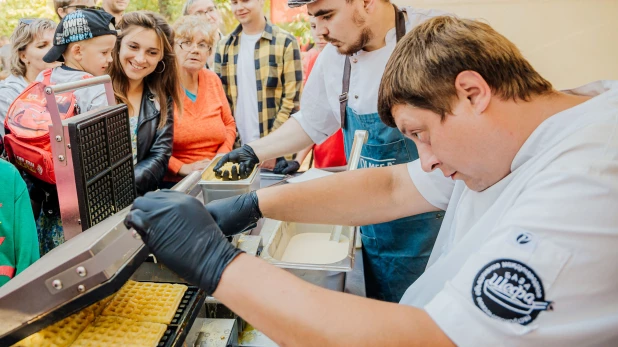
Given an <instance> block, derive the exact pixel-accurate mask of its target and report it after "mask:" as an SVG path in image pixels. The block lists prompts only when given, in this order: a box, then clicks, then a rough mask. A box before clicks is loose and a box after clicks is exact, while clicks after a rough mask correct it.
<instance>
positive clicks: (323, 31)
mask: <svg viewBox="0 0 618 347" xmlns="http://www.w3.org/2000/svg"><path fill="white" fill-rule="evenodd" d="M315 32H316V34H317V35H318V36H322V37H324V36H328V33H329V32H328V28H327V27H326V25H324V24H320V23H319V21H318V23H316V25H315Z"/></svg>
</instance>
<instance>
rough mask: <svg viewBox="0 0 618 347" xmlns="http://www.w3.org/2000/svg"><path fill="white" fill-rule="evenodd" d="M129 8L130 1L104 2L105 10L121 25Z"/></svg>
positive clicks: (110, 0)
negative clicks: (123, 16)
mask: <svg viewBox="0 0 618 347" xmlns="http://www.w3.org/2000/svg"><path fill="white" fill-rule="evenodd" d="M128 6H129V0H103V9H104V10H105V12H107V13H109V14H111V15H112V16H114V18H116V23H120V19H122V15H123V14H124V11H125V10H126V9H127V7H128Z"/></svg>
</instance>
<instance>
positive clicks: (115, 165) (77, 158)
mask: <svg viewBox="0 0 618 347" xmlns="http://www.w3.org/2000/svg"><path fill="white" fill-rule="evenodd" d="M68 127H69V137H70V141H71V146H72V149H71V152H72V155H73V166H74V170H75V181H76V182H75V183H76V185H77V199H78V202H79V212H80V219H81V227H82V230H86V229H88V228H90V227H92V226H94V225H96V224H98V223H100V222H101V221H103V220H105V219H106V218H107V217H109V216H111V215H113V214H114V213H116V212H118V211H120V210H122V209H123V208H125V207H127V206H129V205H130V204H131V203H133V200H134V199H135V197H136V193H135V174H134V171H133V170H134V169H133V155H132V151H131V134H130V130H129V117H128V113H127V106H126V105H124V104H122V105H117V106H114V107H110V108H106V109H104V110H102V111H101V112H100V113H97V114H93V115H91V116H88V117H83V118H80V119H79V120H77V121H73V122H71V123H69V125H68Z"/></svg>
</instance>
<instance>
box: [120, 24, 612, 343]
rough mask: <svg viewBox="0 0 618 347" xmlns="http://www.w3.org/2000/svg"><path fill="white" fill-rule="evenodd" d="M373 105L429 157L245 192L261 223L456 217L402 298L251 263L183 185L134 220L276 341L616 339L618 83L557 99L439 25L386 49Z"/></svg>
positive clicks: (497, 41)
mask: <svg viewBox="0 0 618 347" xmlns="http://www.w3.org/2000/svg"><path fill="white" fill-rule="evenodd" d="M378 109H379V112H380V118H381V120H382V121H383V122H384V123H386V124H387V125H389V126H391V127H397V128H398V129H399V130H400V131H401V132H402V133H403V134H405V135H406V137H408V138H410V139H412V140H413V141H414V142H415V143H416V145H417V148H418V150H419V153H420V160H416V161H414V162H412V163H409V164H407V165H395V166H391V167H383V168H374V169H367V170H357V171H352V172H345V173H341V174H337V175H332V176H329V177H326V178H322V179H319V180H315V181H310V182H304V183H297V184H290V185H284V186H280V187H271V188H266V189H263V190H258V191H257V194H256V193H255V192H254V193H252V195H254V197H255V199H257V198H259V202H260V203H259V209H257V210H255V211H254V212H255V213H256V214H258V216H259V214H260V211H261V213H263V214H264V216H267V217H270V218H275V219H280V220H290V221H302V222H305V221H311V222H317V223H324V224H348V223H352V224H356V223H367V222H369V223H375V222H379V221H385V220H390V219H394V218H399V217H402V216H408V215H414V214H418V213H423V212H428V211H436V210H437V209H446V216H445V220H444V223H443V225H442V228H441V230H440V235H439V236H438V241H437V243H436V246H435V248H434V251H433V253H432V259H431V260H430V265H429V267H428V268H427V271H426V272H425V273H424V274H423V275H422V276H421V277H420V278H419V279H418V281H416V282H415V283H414V284H413V285H412V286H410V288H409V289H408V291H407V292H406V294H405V295H404V296H403V298H402V299H401V302H400V304H401V305H394V304H390V303H384V302H378V301H375V300H367V299H364V298H360V297H355V296H352V295H348V294H343V293H337V292H333V291H329V290H326V289H323V288H319V287H316V286H313V285H311V284H308V283H306V282H304V281H303V280H301V279H300V278H297V277H295V276H293V275H292V274H290V273H288V272H286V271H285V270H283V269H279V268H276V267H274V266H271V265H268V264H266V263H265V262H264V261H262V260H260V259H259V258H256V257H253V256H250V255H247V254H242V251H240V250H238V249H235V248H234V247H233V246H232V245H230V244H229V242H227V240H226V238H225V237H224V235H223V234H222V233H221V232H220V230H219V229H218V228H217V224H216V223H217V222H215V221H214V220H213V219H212V217H211V216H210V215H209V214H208V212H207V211H206V210H205V208H204V206H203V205H202V204H201V202H200V201H199V200H197V199H194V198H192V197H189V196H187V195H184V194H182V193H180V192H174V191H159V192H156V193H150V194H147V195H146V196H145V197H143V198H138V199H137V200H136V201H135V203H134V205H133V210H132V212H130V214H129V215H128V217H127V219H126V224H127V225H129V226H134V227H135V228H136V230H137V231H138V232H139V233H140V235H142V239H143V240H144V242H145V243H146V244H147V245H148V246H149V249H150V250H151V251H152V253H153V254H155V255H156V256H157V259H158V260H159V261H160V262H162V263H163V264H165V265H166V266H169V267H170V268H171V269H172V270H174V271H176V272H177V273H178V274H179V275H180V276H181V277H182V278H185V279H187V280H188V281H189V282H193V283H199V285H200V287H201V288H204V289H205V290H206V291H207V292H208V293H212V294H213V296H215V297H216V298H217V299H218V300H220V301H221V302H222V303H223V304H224V305H226V306H227V307H229V308H230V309H231V310H232V311H234V312H235V313H236V314H238V315H239V316H241V317H243V318H244V319H246V320H247V321H248V322H249V323H250V324H251V325H252V326H254V327H255V328H256V329H258V330H260V331H261V332H263V333H265V334H266V335H268V336H269V337H271V338H272V339H273V340H274V341H275V342H276V343H277V344H278V345H280V346H453V345H458V346H538V347H543V346H615V345H616V344H617V342H618V281H616V276H618V270H617V268H616V263H617V261H618V255H617V253H616V248H618V228H617V226H618V214H617V213H616V206H618V179H617V178H618V82H617V81H598V82H594V83H590V84H587V85H584V86H581V87H578V88H575V89H572V90H568V91H563V92H560V91H557V90H555V89H554V88H553V87H552V85H551V84H550V83H549V82H548V81H547V80H546V79H544V78H543V77H542V76H541V75H539V74H538V72H536V71H535V70H534V68H533V67H532V66H531V65H530V63H529V62H528V61H526V59H525V58H524V57H523V56H522V54H521V52H520V51H519V50H518V49H517V47H516V46H515V45H514V44H513V43H512V42H510V41H509V40H507V39H506V38H505V37H504V36H502V35H500V34H498V33H497V32H496V31H494V30H493V29H492V28H491V27H489V25H487V24H485V23H482V22H478V21H472V20H466V19H457V18H454V17H438V18H433V19H430V20H428V21H427V22H426V23H423V24H421V25H419V26H418V27H417V28H415V29H414V30H413V31H412V32H411V33H410V34H408V35H407V36H406V37H405V38H404V39H403V40H402V42H401V43H400V44H399V45H398V46H397V48H396V49H395V51H394V52H393V55H392V57H391V59H390V60H389V62H388V64H387V66H386V69H385V72H384V77H383V78H382V82H381V84H380V95H379V106H378ZM241 200H244V201H247V200H246V199H242V198H241Z"/></svg>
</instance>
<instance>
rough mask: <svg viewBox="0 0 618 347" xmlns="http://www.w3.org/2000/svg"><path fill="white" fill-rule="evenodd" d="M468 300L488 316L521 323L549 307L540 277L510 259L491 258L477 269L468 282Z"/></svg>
mask: <svg viewBox="0 0 618 347" xmlns="http://www.w3.org/2000/svg"><path fill="white" fill-rule="evenodd" d="M472 300H473V301H474V304H475V305H476V306H477V307H478V308H479V309H481V311H483V312H484V313H485V314H487V315H488V316H490V317H492V318H496V319H499V320H502V321H506V322H510V323H518V324H521V325H528V324H530V323H531V322H532V321H534V320H535V319H536V317H537V316H538V315H539V313H541V311H547V310H551V301H545V292H544V290H543V283H542V282H541V279H540V278H539V277H538V276H537V275H536V273H535V272H534V271H533V270H532V269H531V268H530V267H528V266H527V265H525V264H523V263H521V262H518V261H516V260H511V259H498V260H494V261H492V262H491V263H489V264H487V265H485V267H483V269H481V271H479V273H478V274H477V275H476V277H475V278H474V282H473V284H472Z"/></svg>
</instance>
